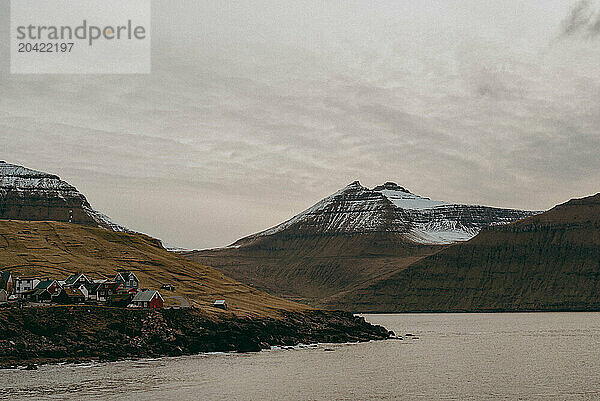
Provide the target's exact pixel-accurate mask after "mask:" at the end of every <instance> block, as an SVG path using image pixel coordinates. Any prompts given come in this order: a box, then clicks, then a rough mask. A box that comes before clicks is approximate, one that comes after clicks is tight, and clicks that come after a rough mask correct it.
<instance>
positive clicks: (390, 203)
mask: <svg viewBox="0 0 600 401" xmlns="http://www.w3.org/2000/svg"><path fill="white" fill-rule="evenodd" d="M535 213H537V212H529V211H519V210H513V209H501V208H490V207H485V206H471V205H460V204H453V203H448V202H443V201H434V200H431V199H428V198H425V197H421V196H419V195H415V194H412V193H411V192H410V191H408V190H407V189H406V188H403V187H401V186H399V185H397V184H395V183H393V182H390V181H388V182H386V183H385V184H383V185H380V186H376V187H374V188H373V189H369V188H366V187H364V186H362V185H361V184H360V182H358V181H354V182H352V183H350V184H349V185H347V186H345V187H344V188H342V189H340V190H339V191H337V192H335V193H334V194H332V195H329V196H327V197H325V198H324V199H322V200H321V201H319V202H317V203H315V204H314V205H313V206H311V207H309V208H308V209H306V210H304V211H303V212H301V213H299V214H298V215H296V216H294V217H292V218H291V219H288V220H286V221H285V222H283V223H281V224H279V225H276V226H274V227H271V228H269V229H267V230H263V231H261V232H259V233H256V234H253V235H250V236H247V237H244V238H242V239H240V240H238V241H236V242H234V243H233V244H232V245H230V246H229V247H225V248H220V249H219V248H216V249H210V250H198V251H190V252H184V253H183V254H184V255H185V256H186V257H188V258H190V259H192V260H196V261H198V262H200V263H203V264H206V265H209V266H212V267H215V268H217V269H219V270H221V271H223V272H224V273H225V274H227V275H229V276H231V277H234V278H236V279H237V280H239V281H242V282H245V283H247V284H251V285H253V286H256V288H259V289H262V290H265V291H267V292H271V293H274V294H277V295H280V296H284V297H288V298H290V299H294V300H298V301H303V302H307V303H309V304H313V303H315V304H318V303H319V302H321V301H323V299H325V298H328V297H331V296H333V295H335V294H336V293H338V292H340V291H346V290H349V289H351V288H354V287H356V286H358V285H360V284H363V283H366V282H370V281H372V280H376V279H378V278H380V277H383V276H387V275H389V274H392V273H393V272H395V271H398V270H401V269H403V268H406V267H407V266H409V265H411V264H412V263H414V262H416V261H418V260H419V259H421V258H423V257H426V256H428V255H431V254H434V253H436V252H438V251H440V250H441V249H443V248H444V247H445V246H448V245H449V244H451V243H454V242H456V241H460V240H466V239H469V238H471V237H472V236H474V235H475V234H477V232H479V231H480V230H481V229H482V228H484V227H487V226H489V225H492V224H502V223H505V222H511V221H515V220H517V219H519V218H524V217H526V216H530V215H533V214H535Z"/></svg>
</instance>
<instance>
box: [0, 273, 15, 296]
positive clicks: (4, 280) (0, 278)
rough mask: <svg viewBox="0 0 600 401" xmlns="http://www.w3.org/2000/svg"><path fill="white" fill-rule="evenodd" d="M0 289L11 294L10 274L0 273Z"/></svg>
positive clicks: (11, 281) (11, 280)
mask: <svg viewBox="0 0 600 401" xmlns="http://www.w3.org/2000/svg"><path fill="white" fill-rule="evenodd" d="M0 289H2V290H6V292H7V293H8V294H12V291H13V278H12V274H11V273H10V272H7V271H0Z"/></svg>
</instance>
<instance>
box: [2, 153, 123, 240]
mask: <svg viewBox="0 0 600 401" xmlns="http://www.w3.org/2000/svg"><path fill="white" fill-rule="evenodd" d="M0 219H13V220H38V221H45V220H51V221H63V222H71V223H76V224H84V225H90V226H96V227H102V228H106V229H109V230H112V231H129V230H127V229H126V228H124V227H122V226H120V225H118V224H115V223H113V222H112V221H111V220H110V219H109V218H108V217H107V216H105V215H104V214H102V213H100V212H98V211H96V210H94V209H93V208H92V207H91V206H90V204H89V202H88V201H87V199H86V198H85V196H84V195H83V194H81V193H80V192H79V191H77V189H76V188H75V187H74V186H72V185H70V184H68V183H67V182H65V181H62V180H61V179H60V178H59V177H58V176H56V175H53V174H48V173H44V172H41V171H36V170H31V169H29V168H26V167H22V166H17V165H14V164H10V163H6V162H4V161H0Z"/></svg>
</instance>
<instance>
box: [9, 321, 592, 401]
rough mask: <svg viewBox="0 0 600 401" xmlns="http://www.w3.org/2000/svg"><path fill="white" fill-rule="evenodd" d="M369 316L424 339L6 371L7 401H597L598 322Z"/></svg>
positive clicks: (399, 330) (387, 325) (378, 322)
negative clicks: (398, 400)
mask: <svg viewBox="0 0 600 401" xmlns="http://www.w3.org/2000/svg"><path fill="white" fill-rule="evenodd" d="M365 317H366V318H367V320H368V321H370V322H372V323H376V324H382V325H384V326H385V327H387V328H388V329H391V330H394V331H396V333H398V334H406V333H410V334H414V335H415V336H418V338H415V337H406V336H405V339H404V340H402V341H400V340H387V341H377V342H370V343H364V344H352V345H319V346H318V347H307V348H296V349H292V350H271V351H266V352H260V353H258V354H205V355H197V356H189V357H178V358H161V359H157V360H139V361H122V362H113V363H95V364H82V365H48V366H41V367H40V368H39V370H37V371H24V370H4V371H0V382H2V386H0V399H9V400H21V399H23V400H29V399H31V400H34V399H35V400H37V399H51V400H54V399H55V400H82V399H102V400H113V399H114V400H117V399H118V400H137V399H165V400H278V401H281V400H395V399H402V400H412V399H418V400H431V399H458V400H481V399H507V400H514V399H539V400H548V399H552V400H563V399H564V400H579V399H581V400H592V399H600V358H599V356H600V313H514V314H507V313H499V314H394V315H365Z"/></svg>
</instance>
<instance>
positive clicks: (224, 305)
mask: <svg viewBox="0 0 600 401" xmlns="http://www.w3.org/2000/svg"><path fill="white" fill-rule="evenodd" d="M213 306H214V307H215V308H219V309H225V310H227V302H225V300H224V299H217V300H216V301H215V303H214V304H213Z"/></svg>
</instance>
